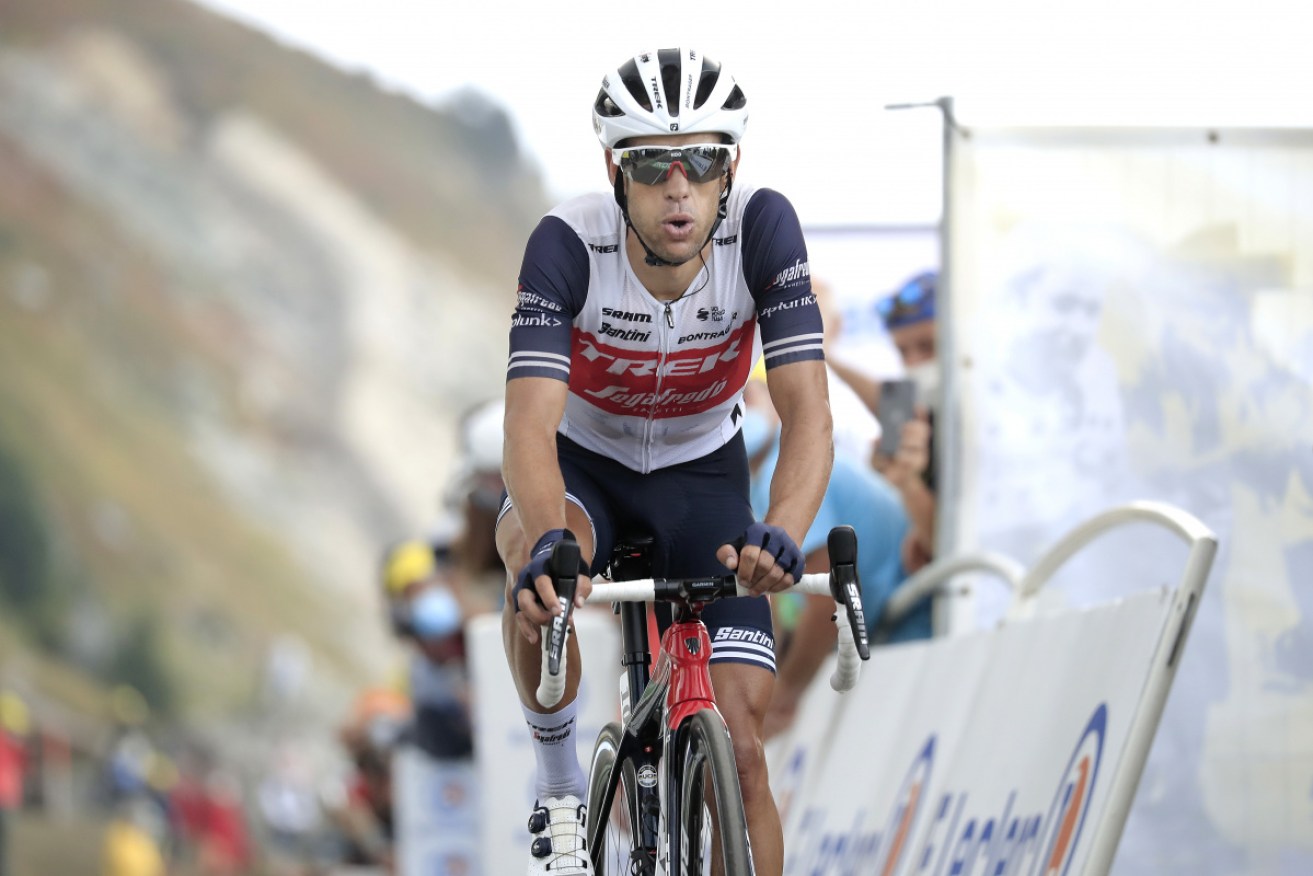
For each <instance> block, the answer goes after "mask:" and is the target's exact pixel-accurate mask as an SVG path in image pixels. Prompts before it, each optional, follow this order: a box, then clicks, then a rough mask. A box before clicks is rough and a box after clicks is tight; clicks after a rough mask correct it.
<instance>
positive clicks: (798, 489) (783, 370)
mask: <svg viewBox="0 0 1313 876" xmlns="http://www.w3.org/2000/svg"><path fill="white" fill-rule="evenodd" d="M747 113H748V107H747V100H746V98H745V97H744V95H743V92H742V91H741V90H740V88H739V87H738V85H737V84H736V83H735V81H734V78H733V77H732V76H731V75H730V74H729V72H728V71H727V70H726V69H725V68H724V67H722V66H721V65H719V64H717V63H716V62H714V61H712V60H710V59H708V58H706V57H704V56H703V55H702V54H701V53H700V52H697V51H693V50H690V49H662V50H660V51H655V52H644V53H642V54H639V55H637V56H635V57H633V58H631V59H629V60H627V61H626V62H625V63H624V64H623V65H622V66H621V67H619V68H618V69H617V70H614V71H612V72H610V73H608V74H607V75H606V77H605V78H604V79H603V81H602V89H601V91H600V93H599V94H598V96H597V99H596V102H595V103H594V106H593V126H594V128H595V130H596V132H597V135H598V138H599V139H600V140H601V142H602V146H603V148H604V154H605V162H606V169H607V173H608V176H609V179H610V181H611V184H612V186H613V189H614V198H611V197H608V196H606V195H585V196H582V197H579V198H575V199H573V200H570V201H567V202H565V203H564V204H562V205H560V206H559V207H557V208H556V209H555V210H553V211H552V212H551V213H549V214H548V215H547V216H546V217H544V218H543V220H542V221H541V222H540V223H539V225H538V227H537V229H536V230H535V231H534V232H533V234H532V235H531V237H530V239H529V242H528V244H527V246H526V250H525V256H524V262H523V267H522V269H521V273H520V287H519V302H518V305H517V307H516V310H515V314H514V318H513V319H512V323H511V333H510V360H509V363H508V367H507V384H506V424H505V425H506V445H505V456H504V461H503V472H504V475H505V480H506V486H507V492H508V495H507V498H506V499H505V501H504V502H503V505H502V508H501V511H500V515H499V517H498V529H497V546H498V550H499V551H500V553H501V557H502V560H503V562H504V563H505V564H506V568H507V570H508V575H507V577H508V582H507V600H506V608H505V612H504V615H503V635H504V640H505V644H506V651H507V657H508V660H509V661H510V665H511V671H512V674H513V675H514V677H515V680H516V685H517V688H518V691H519V695H520V702H521V705H522V707H523V709H524V714H525V719H526V720H527V722H528V723H529V726H530V729H531V733H532V736H533V739H534V745H533V748H534V753H535V758H536V762H537V794H538V804H537V807H536V808H535V811H534V813H533V815H532V816H531V818H530V823H529V824H530V831H531V832H532V834H533V837H532V839H531V860H530V865H529V873H530V874H535V873H539V874H585V873H591V872H592V870H591V866H590V865H589V862H588V859H587V855H586V854H585V852H584V836H585V834H584V829H583V820H584V812H583V809H584V807H583V805H582V803H581V802H580V801H581V799H582V798H583V797H584V796H585V792H586V784H585V782H586V779H585V776H584V774H583V771H582V769H581V768H580V765H579V761H578V757H577V755H576V751H575V738H574V728H575V697H576V694H577V691H578V684H579V671H580V670H579V667H580V666H581V665H582V663H581V661H580V659H579V652H578V645H577V643H576V642H575V640H574V637H571V638H570V640H569V648H570V652H571V653H570V654H569V658H568V667H569V670H568V675H567V680H566V690H565V696H564V697H563V698H562V700H561V703H560V704H559V705H558V706H557V707H555V708H553V709H551V710H550V711H549V710H546V709H544V708H543V707H542V706H541V705H540V704H539V703H538V702H537V700H536V698H535V691H536V689H537V686H538V681H539V671H540V662H541V653H540V646H539V644H538V643H539V637H540V635H541V628H542V626H543V625H544V624H547V623H549V622H550V619H551V617H552V616H553V615H554V614H559V613H560V611H561V608H560V605H559V601H558V600H557V598H556V595H555V591H554V589H553V586H552V581H551V578H550V577H549V575H548V574H547V558H548V557H549V556H550V554H551V548H552V546H553V545H555V544H556V543H557V542H558V541H560V540H562V539H563V538H573V539H575V540H576V541H577V542H578V543H579V547H580V551H581V554H582V557H583V561H582V562H581V568H580V570H579V581H578V589H577V594H576V601H577V603H578V604H580V605H582V603H583V599H584V597H585V596H586V595H587V594H588V592H589V591H590V589H591V584H590V581H589V577H590V576H591V575H592V574H595V573H598V572H600V571H601V570H602V568H604V567H605V565H606V562H607V560H608V558H609V557H610V555H611V550H612V547H613V545H614V543H615V540H616V538H617V536H618V535H620V534H621V532H622V531H624V532H631V531H639V530H641V531H643V532H645V533H647V534H649V535H651V536H653V537H654V538H655V544H654V547H653V565H654V569H653V571H654V574H655V575H657V576H658V577H692V576H710V575H723V574H725V573H726V570H731V571H734V572H736V574H737V575H738V577H739V579H740V580H741V581H742V583H743V584H745V585H747V586H748V587H749V588H751V589H752V591H753V592H754V593H755V594H758V595H761V594H765V593H768V592H772V591H777V590H780V589H783V588H785V587H787V586H789V585H791V584H792V583H794V580H795V579H796V578H798V577H799V576H800V575H801V573H802V568H803V558H802V554H801V552H800V551H799V550H798V544H799V543H800V542H801V541H802V539H803V536H804V535H805V534H806V532H807V529H808V527H809V526H810V525H811V522H812V518H813V517H814V515H815V514H816V510H817V508H818V506H819V505H820V501H821V497H822V495H823V494H824V492H825V487H826V483H827V481H828V477H829V472H830V466H831V462H832V456H833V450H832V443H831V421H830V411H829V403H828V394H827V385H826V376H825V367H824V362H823V356H822V353H821V316H820V312H819V310H818V308H817V306H816V299H815V296H814V295H813V294H812V291H811V283H810V278H809V269H808V262H807V251H806V245H805V243H804V241H803V236H802V231H801V228H800V225H799V222H798V218H797V215H796V214H795V212H794V210H793V207H792V206H791V205H790V204H789V202H788V201H787V200H786V199H785V198H784V197H783V196H781V195H780V194H779V193H777V192H774V191H771V190H769V189H763V188H755V187H753V186H745V185H742V184H737V183H736V181H735V173H736V172H737V169H738V162H739V152H738V146H739V141H740V138H741V137H742V136H743V131H744V127H745V125H746V122H747ZM758 332H760V349H761V352H762V354H763V355H764V356H765V364H766V368H767V383H768V386H769V389H770V393H771V397H772V399H773V402H774V404H775V407H776V409H777V410H778V412H779V415H780V419H781V421H782V423H783V427H782V433H781V439H780V448H781V450H780V462H779V465H778V467H777V468H776V471H775V475H774V478H773V480H772V486H771V503H770V509H769V511H768V513H767V514H766V517H765V520H763V521H762V522H754V519H753V516H752V510H751V507H750V505H749V499H748V484H749V477H748V466H747V459H746V454H745V452H744V446H743V439H742V436H741V435H740V424H741V421H742V416H743V409H742V394H743V387H744V384H745V383H746V381H747V378H748V374H749V372H750V370H751V368H752V365H753V361H754V359H755V356H756V353H757V349H758V347H757V344H758V340H757V334H758ZM544 606H549V607H550V608H544ZM702 618H703V620H704V621H705V622H706V624H707V626H708V628H709V630H710V636H711V639H712V645H713V647H712V657H711V675H712V683H713V686H714V687H715V691H716V698H717V703H718V705H719V707H720V709H721V711H722V713H723V714H724V717H725V720H726V723H727V724H728V726H729V730H730V734H731V736H732V738H733V743H734V755H735V759H736V763H737V768H738V772H739V776H740V780H741V785H742V792H743V803H744V809H745V811H746V813H747V818H748V824H749V833H750V836H751V842H752V849H753V854H754V858H755V863H756V867H757V872H758V873H760V874H764V876H778V874H779V873H781V871H782V869H783V835H782V832H781V827H780V819H779V814H778V812H777V811H776V809H775V803H774V800H773V798H772V796H771V793H770V787H769V784H768V781H767V774H766V763H765V759H764V755H763V750H762V721H763V717H764V716H765V714H766V711H767V708H768V706H769V705H770V700H771V691H772V687H773V684H774V671H775V658H774V638H773V632H772V628H771V613H770V606H769V604H768V603H767V601H766V600H765V599H760V598H754V597H745V598H739V599H728V600H723V601H720V602H717V603H714V604H713V605H711V606H709V607H708V608H707V609H706V611H705V612H704V613H703V615H702ZM667 620H668V619H667Z"/></svg>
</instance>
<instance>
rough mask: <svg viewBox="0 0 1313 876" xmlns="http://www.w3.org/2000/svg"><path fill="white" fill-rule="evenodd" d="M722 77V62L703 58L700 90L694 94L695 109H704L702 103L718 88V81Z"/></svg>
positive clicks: (699, 76)
mask: <svg viewBox="0 0 1313 876" xmlns="http://www.w3.org/2000/svg"><path fill="white" fill-rule="evenodd" d="M719 79H720V64H718V63H716V62H715V61H710V60H708V59H706V58H703V59H702V72H701V74H699V75H698V92H697V94H696V95H694V96H693V109H702V104H704V103H706V102H707V98H708V97H711V92H712V91H713V90H715V88H716V82H717V81H718V80H719Z"/></svg>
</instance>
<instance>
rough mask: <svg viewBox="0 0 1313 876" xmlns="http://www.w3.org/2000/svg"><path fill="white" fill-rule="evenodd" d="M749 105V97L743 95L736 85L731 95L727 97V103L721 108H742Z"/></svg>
mask: <svg viewBox="0 0 1313 876" xmlns="http://www.w3.org/2000/svg"><path fill="white" fill-rule="evenodd" d="M747 105H748V99H747V98H746V97H744V96H743V92H742V91H741V90H740V89H739V87H738V86H737V85H735V86H734V90H733V91H731V92H730V93H729V97H727V98H725V104H724V106H722V107H721V109H727V110H741V109H743V108H744V107H745V106H747Z"/></svg>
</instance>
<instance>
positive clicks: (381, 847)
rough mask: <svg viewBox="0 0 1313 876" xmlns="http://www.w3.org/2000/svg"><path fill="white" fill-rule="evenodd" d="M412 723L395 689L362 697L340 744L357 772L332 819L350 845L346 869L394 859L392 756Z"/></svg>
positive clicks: (375, 690)
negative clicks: (349, 866) (351, 866)
mask: <svg viewBox="0 0 1313 876" xmlns="http://www.w3.org/2000/svg"><path fill="white" fill-rule="evenodd" d="M410 721H411V705H410V702H409V701H408V700H407V699H406V697H405V696H404V695H402V694H401V693H399V692H397V691H395V690H392V689H390V688H372V689H370V690H366V691H364V692H362V693H361V694H360V695H359V696H358V697H357V698H356V702H355V704H354V706H353V707H352V711H351V715H350V716H349V717H348V719H347V721H346V722H345V723H344V724H343V726H342V729H341V733H340V738H341V742H342V746H343V748H344V749H345V750H346V752H347V754H348V756H349V757H350V758H351V763H352V765H353V768H354V772H353V774H352V776H351V778H350V780H349V781H348V786H347V788H346V792H345V794H344V796H343V799H341V800H339V801H336V803H335V804H333V805H331V806H330V807H329V816H330V817H331V819H332V821H333V823H334V824H335V825H336V826H337V828H338V830H339V831H340V832H341V834H342V837H343V839H344V841H345V845H346V848H345V850H344V856H343V857H344V863H346V864H349V865H355V866H375V867H384V868H387V869H389V870H390V868H391V867H392V865H393V859H394V849H393V845H394V839H395V837H394V832H393V829H394V820H393V814H392V755H393V754H394V752H395V750H396V746H397V744H398V742H399V741H400V740H401V738H402V737H403V735H404V733H405V728H406V727H407V726H408V725H409V723H410Z"/></svg>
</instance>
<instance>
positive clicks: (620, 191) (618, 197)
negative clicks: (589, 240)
mask: <svg viewBox="0 0 1313 876" xmlns="http://www.w3.org/2000/svg"><path fill="white" fill-rule="evenodd" d="M624 176H625V175H624V174H623V173H622V172H620V171H619V170H618V169H617V171H616V175H615V202H616V203H617V204H619V205H620V215H621V216H623V217H624V219H625V227H626V228H627V229H629V230H630V231H632V232H634V239H635V240H637V241H638V245H639V246H641V247H643V252H644V253H646V256H645V257H644V259H643V261H644V262H646V263H647V264H648V265H651V266H652V267H654V268H677V267H679V266H680V265H683V264H687V263H688V262H691V261H693V256H689V257H688V258H686V259H684V260H683V261H680V262H672V261H670V260H668V259H663V258H662V257H661V256H659V255H657V254H656V253H655V252H653V251H652V247H650V246H648V245H647V241H646V240H644V239H643V235H641V234H639V233H638V229H637V228H635V227H634V223H633V222H631V221H629V198H628V197H627V196H626V195H625V181H624ZM733 188H734V174H733V173H732V172H728V171H727V172H726V173H725V188H724V189H722V190H721V192H720V203H719V204H718V205H717V206H716V221H715V222H713V223H711V230H710V231H708V232H707V239H706V240H704V241H702V246H699V247H698V248H697V252H696V253H694V255H699V254H701V252H702V250H704V249H706V247H707V244H708V243H711V238H713V237H715V236H716V231H717V230H718V229H719V228H720V223H721V222H724V221H725V217H726V216H728V215H729V193H730V190H731V189H733Z"/></svg>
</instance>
